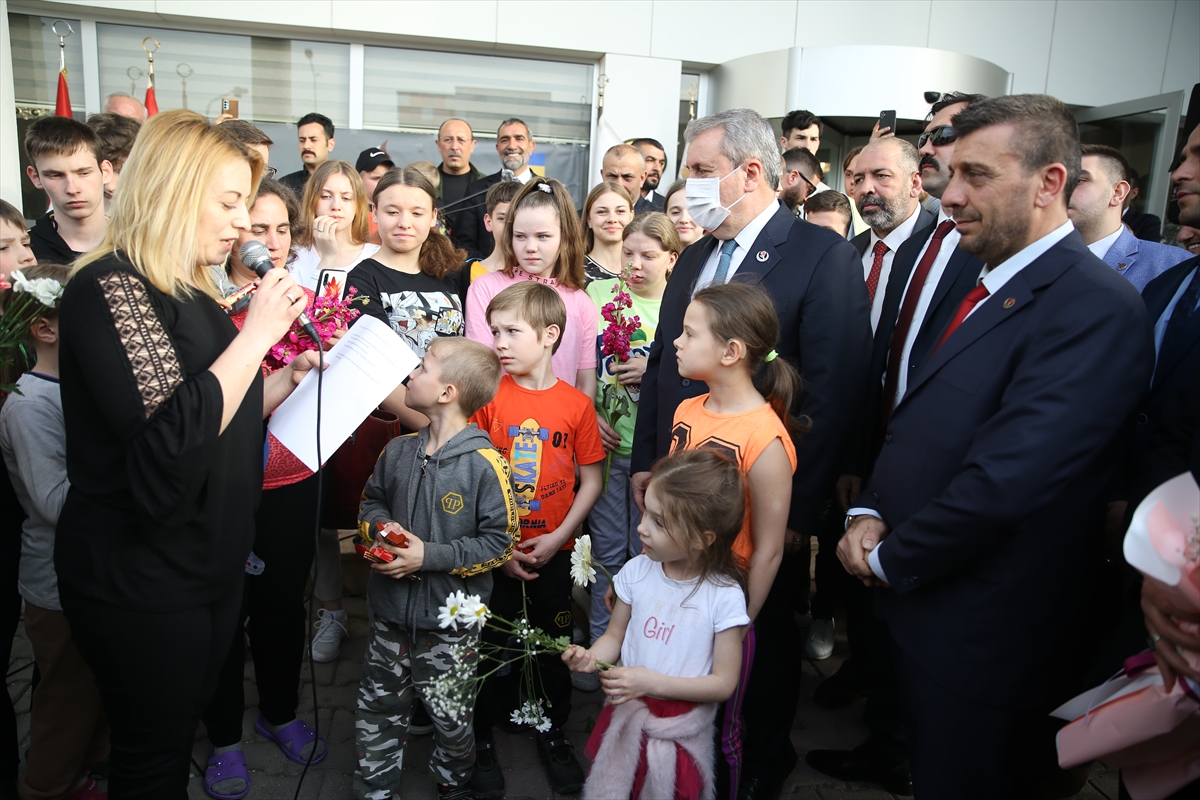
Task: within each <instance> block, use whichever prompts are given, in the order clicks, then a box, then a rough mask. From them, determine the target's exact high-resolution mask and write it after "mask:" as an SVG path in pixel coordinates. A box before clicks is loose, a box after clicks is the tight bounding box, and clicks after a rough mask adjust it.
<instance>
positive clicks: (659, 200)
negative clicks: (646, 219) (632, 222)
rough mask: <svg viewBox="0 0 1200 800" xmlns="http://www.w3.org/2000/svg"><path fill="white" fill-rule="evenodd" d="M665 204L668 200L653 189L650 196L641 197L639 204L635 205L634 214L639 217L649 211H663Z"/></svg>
mask: <svg viewBox="0 0 1200 800" xmlns="http://www.w3.org/2000/svg"><path fill="white" fill-rule="evenodd" d="M665 203H666V198H665V197H663V196H662V195H661V194H659V193H658V192H657V191H655V190H653V189H651V190H650V194H648V195H646V196H645V197H639V198H638V199H637V202H636V203H634V204H633V213H634V214H635V215H637V214H643V213H645V212H647V211H662V210H663V205H664V204H665Z"/></svg>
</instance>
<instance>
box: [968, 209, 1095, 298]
mask: <svg viewBox="0 0 1200 800" xmlns="http://www.w3.org/2000/svg"><path fill="white" fill-rule="evenodd" d="M1073 230H1075V224H1074V223H1073V222H1071V220H1067V221H1066V222H1064V223H1063V224H1062V225H1060V226H1059V227H1057V228H1055V229H1054V230H1052V231H1050V232H1049V233H1047V234H1046V235H1045V236H1043V237H1042V238H1040V239H1038V240H1037V241H1036V242H1034V243H1033V244H1031V245H1028V246H1027V247H1026V248H1025V249H1024V250H1021V251H1020V252H1018V253H1017V254H1016V255H1015V256H1013V257H1012V258H1010V259H1009V260H1008V261H1005V262H1004V263H1003V264H1001V265H1000V266H998V267H996V268H995V269H990V268H989V267H988V266H987V265H984V267H983V272H981V273H980V275H979V283H982V284H983V285H984V286H986V287H987V290H988V293H987V297H985V298H983V299H982V300H980V301H979V302H978V303H976V304H975V307H974V308H972V309H971V312H970V313H969V314H967V316H966V317H964V318H963V319H964V321H965V320H967V319H970V318H971V314H974V313H975V312H976V311H978V310H979V309H980V308H982V307H983V304H984V303H986V302H987V301H988V300H990V299H991V298H992V297H995V296H996V292H998V291H1000V290H1001V289H1003V288H1004V284H1006V283H1008V282H1009V280H1011V279H1012V278H1013V276H1015V275H1016V274H1017V273H1018V272H1020V271H1021V270H1023V269H1025V268H1026V267H1028V266H1029V265H1030V264H1032V263H1033V262H1034V261H1037V260H1038V259H1039V258H1041V257H1042V256H1043V255H1044V254H1045V252H1046V251H1047V250H1049V249H1050V248H1051V247H1054V245H1056V244H1058V243H1059V242H1061V241H1062V240H1063V239H1065V238H1067V234H1069V233H1070V232H1071V231H1073Z"/></svg>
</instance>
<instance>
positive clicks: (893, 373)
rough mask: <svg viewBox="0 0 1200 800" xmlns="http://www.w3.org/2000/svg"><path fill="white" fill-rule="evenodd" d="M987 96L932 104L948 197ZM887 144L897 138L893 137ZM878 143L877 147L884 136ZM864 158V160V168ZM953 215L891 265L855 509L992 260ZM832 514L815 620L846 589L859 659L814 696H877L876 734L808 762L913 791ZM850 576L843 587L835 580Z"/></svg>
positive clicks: (887, 661)
mask: <svg viewBox="0 0 1200 800" xmlns="http://www.w3.org/2000/svg"><path fill="white" fill-rule="evenodd" d="M983 99H984V97H983V96H982V95H971V94H963V93H960V92H948V93H946V94H944V95H942V97H941V98H940V99H939V100H938V101H937V102H936V103H934V104H933V108H932V110H931V113H930V117H929V121H928V122H927V123H926V125H925V132H924V133H922V134H921V137H920V138H919V139H918V142H919V145H920V147H919V152H920V155H921V159H920V172H921V183H922V188H924V189H925V191H927V192H929V193H930V194H931V195H933V196H934V197H937V198H939V199H940V198H941V196H942V192H943V191H945V189H946V186H947V184H948V183H949V182H950V159H951V157H952V156H953V155H954V140H955V135H954V128H953V125H952V123H953V120H954V116H955V115H956V114H958V113H959V112H961V111H963V110H964V109H966V108H967V107H968V106H969V105H970V104H971V103H973V102H978V101H980V100H983ZM881 141H888V140H887V139H884V140H881ZM873 144H878V142H875V143H873ZM857 170H858V164H857V162H856V163H855V171H857ZM958 241H959V235H958V232H957V231H956V230H955V224H954V220H953V219H951V218H950V216H949V215H948V214H947V213H946V210H945V209H942V210H941V211H940V212H939V213H938V216H937V218H936V219H933V218H932V217H929V218H928V222H927V223H925V224H922V225H918V226H917V229H916V231H915V232H914V233H913V235H912V236H910V237H908V239H907V240H906V241H905V242H904V243H903V244H901V245H900V246H899V247H898V248H897V250H896V253H895V258H894V260H893V261H892V262H891V274H890V276H889V278H888V280H887V283H886V289H885V290H883V291H884V296H883V300H882V309H881V311H880V315H879V318H878V324H877V325H876V330H875V340H874V346H873V349H872V355H871V395H870V398H869V403H868V407H867V411H866V414H865V416H864V419H863V424H862V425H860V426H859V429H858V436H857V437H856V440H855V442H854V444H853V446H852V447H851V448H850V451H849V456H848V457H847V459H846V461H845V463H844V464H843V469H842V472H843V474H842V476H841V478H840V479H839V480H838V501H839V503H840V505H841V510H842V511H843V512H845V511H847V510H849V508H850V501H851V500H853V499H854V498H855V497H856V496H857V495H858V493H859V491H860V489H861V488H862V481H863V479H864V478H866V477H868V476H869V475H870V474H871V469H872V467H873V466H874V463H875V458H876V456H878V455H879V450H880V448H882V447H883V436H884V426H885V423H886V419H887V417H888V416H890V414H891V410H892V408H893V407H894V406H895V404H896V403H897V402H898V401H899V399H900V397H901V396H903V393H904V389H905V388H906V386H907V380H906V379H907V376H908V375H909V374H910V373H911V372H912V371H913V370H914V369H915V368H916V366H917V365H918V364H920V362H921V360H922V358H923V357H924V355H925V354H926V353H927V352H929V351H930V350H931V349H932V346H933V344H934V343H935V342H936V337H937V336H938V334H939V333H941V331H942V329H943V328H945V327H946V324H947V322H949V320H950V317H951V316H952V315H953V314H954V313H955V310H956V309H957V308H958V306H959V305H960V304H961V302H962V300H963V298H964V297H965V296H966V295H967V293H968V292H969V291H970V290H971V289H972V288H973V287H974V286H975V283H976V281H977V280H978V277H979V273H980V271H981V270H982V269H983V262H981V261H980V260H979V259H978V258H976V257H975V256H973V255H971V254H970V253H968V252H967V251H965V250H961V249H959V247H958ZM836 516H837V519H836V520H829V522H830V523H831V527H833V528H834V530H833V531H829V532H823V537H822V540H821V545H822V546H821V548H820V549H819V550H818V551H817V569H816V571H817V595H816V597H814V598H813V611H814V613H813V616H814V619H815V618H817V616H818V611H820V610H822V609H824V608H825V606H826V605H828V606H829V609H828V612H827V613H829V614H832V606H833V602H832V601H829V602H826V601H825V600H824V599H823V595H831V594H833V592H834V590H835V589H836V588H841V589H842V590H843V592H842V594H843V595H844V597H843V599H844V602H845V606H846V618H847V629H846V640H847V644H848V645H849V647H850V658H848V659H846V661H844V662H842V666H841V668H840V669H838V671H837V672H836V673H834V674H833V675H832V676H831V677H830V678H828V679H827V680H825V681H824V682H823V683H821V685H819V686H818V687H817V689H816V692H815V693H814V694H813V701H814V702H815V703H816V704H817V705H820V706H822V707H824V708H842V707H845V706H847V705H849V704H850V703H852V702H853V701H854V700H855V699H857V698H859V697H861V696H862V695H864V694H869V699H868V700H867V706H866V709H865V710H864V712H863V719H864V721H865V722H866V723H867V727H868V729H869V731H870V735H869V737H868V739H867V741H866V742H864V743H863V744H861V745H859V746H858V747H856V748H855V749H853V750H811V751H809V753H808V754H807V755H806V756H805V759H806V760H807V761H808V764H809V766H811V767H813V768H814V769H817V770H819V771H821V772H824V773H825V774H827V775H832V776H834V777H836V778H840V779H842V780H850V781H870V782H872V783H878V784H880V785H882V786H883V787H884V788H885V789H888V790H889V791H892V792H896V793H908V792H909V791H911V784H910V777H909V771H908V763H907V761H906V752H907V750H906V747H905V743H904V736H903V731H902V721H901V717H900V701H899V697H898V695H897V690H896V685H895V678H894V670H893V668H892V659H891V643H890V639H889V636H888V632H887V628H886V626H885V625H884V624H883V621H882V620H880V619H879V618H877V617H876V616H875V615H874V613H873V612H872V609H871V605H872V603H871V598H872V596H873V590H871V589H869V588H867V587H865V586H863V585H862V584H861V583H860V582H858V581H856V580H854V579H853V578H849V577H848V576H846V575H845V571H844V570H842V568H841V565H840V564H839V563H838V562H837V557H836V555H835V554H834V550H835V548H836V546H837V540H838V538H840V537H841V534H842V532H843V531H844V521H843V519H842V518H841V515H836ZM839 572H840V573H841V574H842V577H843V579H844V582H843V584H842V585H841V586H840V587H839V586H838V585H837V584H836V583H835V576H836V575H837V573H839Z"/></svg>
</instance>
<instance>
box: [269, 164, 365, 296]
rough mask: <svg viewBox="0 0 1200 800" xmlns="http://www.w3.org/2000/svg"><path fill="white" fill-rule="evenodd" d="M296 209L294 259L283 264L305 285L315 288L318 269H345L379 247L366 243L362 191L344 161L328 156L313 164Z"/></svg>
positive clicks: (359, 178) (359, 180)
mask: <svg viewBox="0 0 1200 800" xmlns="http://www.w3.org/2000/svg"><path fill="white" fill-rule="evenodd" d="M300 213H301V214H302V217H301V220H300V223H301V224H300V225H299V226H298V228H299V230H297V231H296V232H295V238H296V257H295V258H294V259H292V261H291V262H290V263H289V264H288V267H287V268H288V272H290V273H291V274H292V280H294V281H296V283H298V284H300V285H301V286H303V287H304V288H305V289H308V290H310V291H314V292H315V291H316V290H317V278H318V277H319V276H320V274H321V270H323V269H344V270H347V271H349V270H352V269H354V268H355V267H356V266H358V264H359V262H360V261H363V260H365V259H368V258H370V257H371V256H373V255H375V253H376V252H378V251H379V245H377V244H372V243H371V242H369V241H368V239H369V238H370V235H371V230H370V219H369V217H368V214H369V212H368V209H367V190H366V187H364V186H363V182H362V176H361V175H359V174H358V170H356V169H355V168H354V165H353V164H351V163H350V162H349V161H337V160H335V159H329V160H328V161H326V162H325V163H324V164H322V165H321V166H319V167H317V169H316V171H315V172H313V174H312V177H311V178H309V180H308V183H307V184H305V186H304V197H303V198H301V200H300Z"/></svg>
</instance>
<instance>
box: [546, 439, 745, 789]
mask: <svg viewBox="0 0 1200 800" xmlns="http://www.w3.org/2000/svg"><path fill="white" fill-rule="evenodd" d="M745 498H746V484H745V481H744V479H743V477H742V474H741V472H740V470H739V469H738V466H737V464H736V463H734V462H733V461H731V460H730V459H728V458H726V457H725V456H723V455H721V454H719V453H717V452H715V451H713V450H710V449H705V448H701V449H697V450H688V451H684V452H680V453H675V454H673V455H671V456H668V457H667V458H665V459H663V460H662V461H660V462H659V463H658V464H656V465H655V467H654V470H653V472H652V473H651V477H650V482H649V484H648V486H647V489H646V513H645V514H644V515H643V517H642V522H641V524H640V525H639V526H638V532H639V534H640V535H641V538H642V544H643V553H642V555H640V556H638V557H637V558H634V559H633V560H632V561H629V562H628V563H626V564H625V566H624V567H623V568H622V570H621V571H620V572H619V573H618V574H617V576H616V577H615V578H614V579H613V585H614V587H615V590H616V601H615V606H614V608H613V614H612V620H611V622H609V625H608V630H607V631H606V632H605V633H604V635H603V636H601V637H600V638H599V639H598V640H597V641H596V642H595V643H594V644H593V645H592V647H591V648H590V649H587V650H584V649H583V648H581V647H572V648H570V649H568V650H567V651H566V652H565V653H563V661H565V662H566V664H567V666H569V667H570V668H571V669H572V670H574V671H576V672H585V673H589V672H592V671H594V670H595V669H596V663H597V661H598V660H599V661H608V662H616V660H617V658H618V657H620V659H621V664H622V666H620V667H614V668H611V669H607V670H605V671H604V672H602V673H601V686H602V687H603V689H604V692H605V694H606V695H608V703H607V704H606V705H605V706H604V709H603V711H601V713H600V719H599V720H598V721H597V723H596V727H595V728H594V729H593V731H592V735H591V738H590V739H589V740H588V744H587V748H586V753H587V755H588V757H589V758H590V759H591V762H592V766H591V772H590V773H589V775H588V779H587V783H586V785H585V786H584V790H583V791H584V797H585V798H587V797H591V798H645V799H646V800H650V799H651V798H661V797H670V798H677V799H678V798H695V800H702V798H711V797H713V796H714V794H715V791H716V789H715V780H714V758H715V753H714V749H715V748H714V742H713V733H712V726H713V720H714V718H715V716H716V712H717V704H718V703H721V702H723V701H725V700H727V699H728V698H729V697H730V696H731V695H732V694H733V691H734V689H735V687H736V686H737V684H738V680H739V678H740V676H741V667H742V637H743V636H744V635H745V633H746V628H747V626H748V625H749V624H750V618H749V616H747V614H746V573H745V571H744V570H743V569H742V567H741V565H740V563H739V560H738V558H737V557H736V556H735V555H734V552H733V542H734V539H735V538H737V535H738V532H739V531H740V530H741V527H742V518H743V516H744V514H745Z"/></svg>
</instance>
